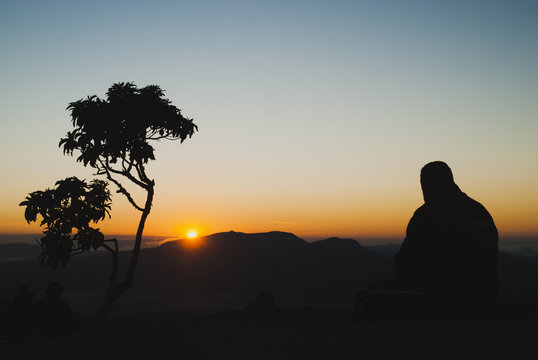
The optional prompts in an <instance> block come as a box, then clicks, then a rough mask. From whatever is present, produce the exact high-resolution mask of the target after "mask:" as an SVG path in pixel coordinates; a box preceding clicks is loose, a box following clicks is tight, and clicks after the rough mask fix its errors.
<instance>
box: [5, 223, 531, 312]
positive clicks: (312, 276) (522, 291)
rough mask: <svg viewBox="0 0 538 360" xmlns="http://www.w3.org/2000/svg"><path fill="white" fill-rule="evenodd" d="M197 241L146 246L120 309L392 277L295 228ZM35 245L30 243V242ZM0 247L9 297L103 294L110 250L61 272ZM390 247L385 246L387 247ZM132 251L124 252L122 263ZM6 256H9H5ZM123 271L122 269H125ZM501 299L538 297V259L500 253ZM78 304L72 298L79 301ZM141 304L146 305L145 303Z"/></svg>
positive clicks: (325, 297) (317, 290) (312, 298)
mask: <svg viewBox="0 0 538 360" xmlns="http://www.w3.org/2000/svg"><path fill="white" fill-rule="evenodd" d="M197 242H198V245H197V246H190V245H189V243H188V242H186V241H172V242H167V243H164V244H162V245H161V246H159V247H155V248H147V249H143V250H142V256H141V258H140V263H139V268H138V270H137V274H136V277H135V284H134V287H133V289H132V291H130V292H129V293H127V294H125V295H126V296H125V298H124V299H122V300H121V301H120V303H119V304H118V308H122V307H124V308H132V309H137V310H148V311H149V310H150V309H151V308H156V307H158V308H160V309H178V308H180V309H195V308H198V309H200V308H202V309H203V308H205V309H242V308H244V307H245V306H246V305H247V304H249V303H250V302H252V301H253V300H254V298H255V296H256V295H257V294H258V293H260V292H262V291H268V292H271V293H273V294H274V295H275V297H276V299H277V304H278V305H279V306H300V307H304V306H316V307H347V308H350V307H351V306H352V305H353V302H354V300H355V295H356V293H357V291H358V290H360V289H364V288H366V287H367V286H368V284H370V283H371V282H373V281H375V280H379V279H386V278H393V277H394V271H393V261H392V258H391V257H389V256H383V255H380V254H378V253H376V252H374V251H371V250H369V249H367V248H366V247H364V246H362V245H360V244H359V243H358V242H357V241H355V240H353V239H341V238H329V239H325V240H321V241H316V242H312V243H308V242H306V241H304V240H302V239H300V238H299V237H297V236H295V235H294V234H291V233H285V232H268V233H258V234H246V233H240V232H233V231H231V232H225V233H217V234H213V235H209V236H206V237H202V238H200V239H197ZM27 246H30V247H31V245H27ZM16 248H17V247H16V246H11V245H0V254H8V252H4V249H11V250H10V251H12V252H11V254H15V255H17V256H15V257H12V258H11V261H6V259H8V258H9V257H8V256H4V257H0V294H3V296H4V298H7V297H10V296H12V294H13V292H14V291H15V289H16V288H17V286H19V285H21V284H25V285H27V286H29V287H30V288H31V289H33V290H34V291H35V292H36V293H37V294H40V293H44V290H45V288H46V285H47V284H48V283H49V282H50V281H59V282H61V283H62V284H64V286H65V288H66V292H67V294H70V296H71V297H72V298H74V299H75V302H76V301H77V300H76V299H79V300H78V301H80V305H81V306H84V309H85V310H87V311H93V308H92V306H93V305H92V304H93V303H92V301H94V302H95V306H97V305H98V304H99V302H100V301H101V300H102V295H103V294H104V291H105V286H106V281H107V277H108V272H109V269H110V266H111V260H110V257H109V256H108V254H106V253H101V252H97V253H91V254H87V255H82V256H78V257H76V258H73V259H72V260H71V262H70V263H69V264H68V265H67V267H66V268H65V269H63V270H61V269H58V270H57V271H52V270H50V269H48V268H42V267H40V265H39V262H38V260H37V256H36V254H37V253H38V251H37V252H35V250H36V249H37V250H39V248H37V247H31V248H28V249H29V251H34V252H33V255H32V256H34V257H31V258H28V256H23V255H24V251H22V252H21V251H19V252H13V251H14V249H16ZM385 253H387V252H385ZM128 256H129V253H128V252H121V253H120V263H123V264H125V263H126V262H127V261H126V260H127V258H128ZM2 259H4V260H2ZM123 270H125V269H123ZM499 272H500V286H501V290H500V293H501V294H500V301H501V302H521V301H537V300H538V262H536V261H533V260H530V259H525V258H521V257H518V256H514V255H508V254H504V253H501V254H500V256H499ZM76 305H77V304H75V306H76ZM141 305H142V306H141Z"/></svg>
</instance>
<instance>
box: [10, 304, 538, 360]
mask: <svg viewBox="0 0 538 360" xmlns="http://www.w3.org/2000/svg"><path fill="white" fill-rule="evenodd" d="M517 308H518V307H516V310H515V311H514V310H513V309H512V310H509V311H508V313H506V312H505V313H504V314H500V316H499V317H498V319H496V320H494V321H489V322H471V321H468V322H464V321H446V320H445V321H438V320H436V321H433V320H425V319H420V320H411V319H409V318H403V317H393V316H390V317H385V318H381V319H378V320H376V321H371V322H364V323H360V324H356V323H355V322H354V321H353V319H352V313H351V311H348V310H344V309H314V308H304V309H277V310H274V311H272V312H269V313H258V312H246V311H227V312H224V311H221V312H214V313H206V314H203V313H199V312H174V313H147V314H121V315H114V316H113V317H112V318H110V319H109V321H108V323H107V326H106V329H105V330H104V331H103V333H102V334H101V337H100V339H99V340H93V341H91V342H89V343H86V344H83V345H78V344H80V342H79V340H78V339H80V335H81V330H78V331H77V332H76V334H74V335H73V336H72V337H71V338H69V339H66V340H65V341H64V342H63V343H62V344H61V345H50V344H43V343H41V344H40V343H38V341H36V340H34V341H33V342H32V343H31V344H30V345H29V346H27V347H26V348H9V347H8V346H7V344H5V343H3V344H2V349H1V352H0V358H1V359H98V360H107V359H141V360H142V359H234V360H235V359H309V360H311V359H402V360H403V359H441V360H442V359H479V358H487V359H488V360H490V359H535V358H536V354H538V342H537V341H536V335H537V334H538V321H537V320H538V316H537V313H536V311H535V310H536V307H534V308H533V310H532V311H531V312H528V311H526V310H525V311H517ZM88 319H89V318H84V317H83V318H82V319H80V324H79V328H84V326H85V325H84V324H86V325H87V322H88V321H89V320H88Z"/></svg>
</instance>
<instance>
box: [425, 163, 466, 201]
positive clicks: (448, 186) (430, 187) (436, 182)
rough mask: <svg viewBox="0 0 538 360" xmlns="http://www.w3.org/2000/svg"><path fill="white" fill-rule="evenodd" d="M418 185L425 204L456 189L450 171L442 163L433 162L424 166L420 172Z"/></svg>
mask: <svg viewBox="0 0 538 360" xmlns="http://www.w3.org/2000/svg"><path fill="white" fill-rule="evenodd" d="M420 185H421V186H422V193H423V195H424V201H426V202H428V201H429V200H431V199H432V198H433V197H435V196H436V195H439V194H445V193H448V192H451V191H453V190H454V189H456V188H457V186H456V183H455V182H454V176H453V175H452V170H450V168H449V167H448V165H447V164H446V163H444V162H442V161H433V162H431V163H428V164H426V165H424V167H423V168H422V170H421V171H420Z"/></svg>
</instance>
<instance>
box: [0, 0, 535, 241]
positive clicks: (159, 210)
mask: <svg viewBox="0 0 538 360" xmlns="http://www.w3.org/2000/svg"><path fill="white" fill-rule="evenodd" d="M0 4H1V5H0V147H1V148H0V149H1V152H0V166H1V169H2V182H1V185H2V186H1V187H0V192H1V194H0V233H25V232H28V233H31V232H34V233H35V232H39V227H38V226H36V225H32V226H30V225H27V224H26V223H25V221H24V218H23V208H21V207H19V206H18V204H19V202H21V201H22V200H23V199H24V197H25V196H26V195H27V193H29V192H31V191H35V190H39V189H44V188H46V187H51V186H53V185H54V182H55V181H56V180H57V179H61V178H65V177H68V176H72V175H76V176H79V177H81V178H90V177H91V176H92V175H91V174H92V172H91V170H90V169H86V168H84V167H83V165H82V164H80V163H76V162H75V159H74V158H71V157H67V156H63V155H62V152H61V150H60V149H59V148H58V141H59V139H60V138H61V137H62V136H63V135H64V134H65V133H66V132H67V131H68V130H70V119H69V116H68V113H67V112H66V111H65V108H66V106H67V104H68V103H69V102H71V101H75V100H78V99H80V98H83V97H85V96H87V95H92V94H96V95H98V96H104V94H105V92H106V90H107V89H108V87H109V86H110V85H111V84H112V83H114V82H120V81H134V82H135V83H136V84H137V85H139V86H145V85H149V84H157V85H160V86H161V87H162V88H163V89H165V90H166V95H167V97H168V98H169V99H170V100H171V101H172V102H173V103H174V104H175V105H176V106H178V107H179V108H181V109H182V110H183V114H184V115H186V116H188V117H192V118H194V119H195V123H196V124H198V125H199V129H200V131H199V133H197V134H196V135H195V136H194V137H193V138H192V139H190V140H187V141H186V142H185V143H184V144H181V145H180V144H179V143H178V142H168V143H165V142H161V143H159V144H158V146H157V148H158V150H157V152H156V156H157V160H156V161H154V163H153V164H151V166H150V168H149V171H148V172H149V174H150V175H151V176H152V177H153V178H154V179H155V181H156V197H155V201H154V207H153V209H152V213H151V214H150V217H149V219H148V223H147V227H146V233H147V234H150V235H179V236H181V235H183V234H185V233H186V231H187V230H188V229H197V230H198V231H199V232H201V233H203V234H208V233H213V232H218V231H228V230H236V231H245V232H254V231H270V230H283V231H290V232H294V233H295V234H297V235H299V236H303V237H320V238H321V237H324V236H333V235H336V236H352V237H355V238H360V237H365V236H367V237H376V236H379V237H383V236H403V234H404V231H405V228H406V225H407V222H408V220H409V218H410V217H411V215H412V214H413V212H414V210H415V209H416V208H417V207H418V206H420V205H421V204H422V194H421V191H420V185H419V171H420V168H421V167H422V166H423V165H424V164H425V163H427V162H429V161H433V160H444V161H446V162H447V163H448V164H449V165H450V166H451V167H452V169H453V172H454V176H455V179H456V182H457V183H458V184H459V185H460V187H461V188H462V190H463V191H464V192H466V193H467V194H468V195H470V196H471V197H473V198H474V199H476V200H478V201H480V202H481V203H482V204H484V205H485V206H486V207H487V208H488V210H489V211H490V212H491V214H492V215H493V217H494V219H495V221H496V223H497V226H498V228H499V231H500V233H501V236H503V235H504V236H508V235H532V234H538V186H537V185H538V141H537V140H536V139H537V135H538V1H516V0H506V1H493V0H488V1H455V0H450V1H449V0H447V1H399V0H398V1H382V0H379V1H378V0H376V1H374V0H371V1H335V0H331V1H293V0H286V1H231V0H227V1H203V0H199V1H91V2H90V1H87V2H76V1H4V0H1V1H0ZM137 194H139V195H140V193H137ZM137 216H138V212H136V211H135V210H134V209H132V208H130V205H129V204H128V203H127V201H126V200H124V199H122V198H121V197H119V196H115V198H114V203H113V208H112V219H110V220H107V221H106V222H104V223H102V224H101V225H100V227H101V229H102V230H103V231H104V232H105V233H108V234H131V233H134V232H135V230H136V226H137V221H138V220H137Z"/></svg>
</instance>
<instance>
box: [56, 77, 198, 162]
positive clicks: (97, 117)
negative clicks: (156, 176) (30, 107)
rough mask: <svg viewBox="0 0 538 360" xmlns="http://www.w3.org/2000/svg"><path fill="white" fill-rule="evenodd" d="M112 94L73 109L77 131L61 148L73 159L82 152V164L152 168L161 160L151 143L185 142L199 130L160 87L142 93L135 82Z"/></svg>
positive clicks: (115, 87)
mask: <svg viewBox="0 0 538 360" xmlns="http://www.w3.org/2000/svg"><path fill="white" fill-rule="evenodd" d="M106 95H107V98H106V99H105V100H102V99H100V98H98V97H97V96H95V95H94V96H89V97H88V98H87V99H84V100H78V101H75V102H72V103H70V104H69V106H68V107H67V110H69V111H70V112H71V119H72V122H73V126H74V127H75V130H73V131H71V132H68V133H67V136H66V137H65V138H63V139H62V140H61V141H60V146H63V151H64V153H67V154H70V155H71V154H73V151H74V150H79V151H80V156H79V157H78V158H77V161H81V162H82V163H83V164H84V166H86V165H90V166H92V167H94V168H99V167H101V166H103V165H110V164H116V163H117V162H118V161H121V162H122V165H123V166H125V168H126V169H128V168H129V166H136V165H138V164H146V163H147V162H148V160H155V154H154V148H153V146H151V145H150V144H149V142H148V141H151V140H160V139H169V140H177V139H179V140H180V141H181V142H183V141H184V140H185V139H186V138H187V137H190V136H192V135H193V133H194V132H195V131H196V130H197V129H198V128H197V126H196V125H195V124H194V123H193V121H192V119H188V118H185V117H183V115H181V111H180V110H179V109H178V108H177V107H175V106H174V105H172V104H171V102H170V100H168V99H166V98H165V97H164V92H163V90H161V88H160V87H159V86H157V85H150V86H146V87H143V88H140V89H139V88H137V87H136V85H134V84H133V83H118V84H114V85H112V86H111V87H110V89H109V90H108V92H107V94H106Z"/></svg>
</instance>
